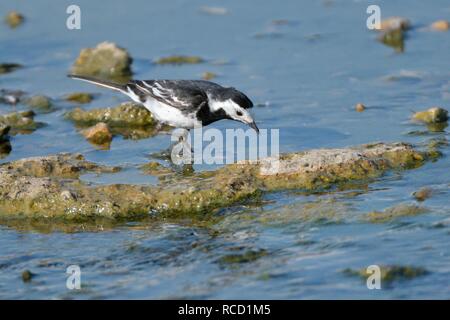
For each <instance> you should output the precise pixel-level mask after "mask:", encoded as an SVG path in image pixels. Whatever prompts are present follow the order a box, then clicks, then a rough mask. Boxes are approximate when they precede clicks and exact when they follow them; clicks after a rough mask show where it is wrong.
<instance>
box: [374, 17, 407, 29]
mask: <svg viewBox="0 0 450 320" xmlns="http://www.w3.org/2000/svg"><path fill="white" fill-rule="evenodd" d="M410 28H411V22H410V21H409V20H408V19H407V18H403V17H389V18H386V19H383V20H381V23H380V29H379V30H382V31H387V30H394V29H400V30H403V31H406V30H408V29H410Z"/></svg>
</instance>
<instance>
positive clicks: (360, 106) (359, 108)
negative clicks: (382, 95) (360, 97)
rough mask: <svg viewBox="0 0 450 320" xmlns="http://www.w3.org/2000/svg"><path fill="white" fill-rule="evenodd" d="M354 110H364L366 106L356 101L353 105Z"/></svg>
mask: <svg viewBox="0 0 450 320" xmlns="http://www.w3.org/2000/svg"><path fill="white" fill-rule="evenodd" d="M355 110H356V111H358V112H363V111H364V110H366V107H365V106H364V105H363V104H362V103H357V104H356V106H355Z"/></svg>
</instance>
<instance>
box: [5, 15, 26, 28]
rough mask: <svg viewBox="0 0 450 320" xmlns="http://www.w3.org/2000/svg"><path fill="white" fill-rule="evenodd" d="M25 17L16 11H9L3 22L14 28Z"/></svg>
mask: <svg viewBox="0 0 450 320" xmlns="http://www.w3.org/2000/svg"><path fill="white" fill-rule="evenodd" d="M24 20H25V18H24V17H23V15H21V14H20V13H19V12H17V11H11V12H9V13H8V14H7V15H6V17H5V22H6V23H7V24H8V25H9V26H10V27H11V28H16V27H18V26H20V25H21V24H22V23H23V21H24Z"/></svg>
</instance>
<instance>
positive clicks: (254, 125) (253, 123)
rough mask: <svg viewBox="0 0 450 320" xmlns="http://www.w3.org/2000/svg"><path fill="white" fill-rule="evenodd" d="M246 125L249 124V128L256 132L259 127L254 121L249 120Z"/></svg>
mask: <svg viewBox="0 0 450 320" xmlns="http://www.w3.org/2000/svg"><path fill="white" fill-rule="evenodd" d="M248 125H249V126H250V128H252V129H253V130H255V131H256V133H257V134H259V129H258V127H257V126H256V123H255V121H253V122H250V123H249V124H248Z"/></svg>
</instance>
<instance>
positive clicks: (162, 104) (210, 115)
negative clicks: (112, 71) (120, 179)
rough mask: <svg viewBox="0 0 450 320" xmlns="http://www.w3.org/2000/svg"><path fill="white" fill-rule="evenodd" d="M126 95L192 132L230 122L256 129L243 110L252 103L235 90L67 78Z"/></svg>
mask: <svg viewBox="0 0 450 320" xmlns="http://www.w3.org/2000/svg"><path fill="white" fill-rule="evenodd" d="M68 76H69V77H70V78H73V79H77V80H82V81H86V82H90V83H93V84H96V85H99V86H102V87H106V88H109V89H113V90H116V91H119V92H122V93H123V94H125V95H127V96H128V97H130V98H131V99H133V100H134V101H135V102H137V103H140V104H142V105H144V106H145V108H147V109H148V110H149V111H150V112H151V113H152V114H153V116H154V117H155V118H156V120H158V121H159V122H161V123H164V124H168V125H170V126H172V127H175V128H184V129H188V130H189V129H192V128H197V127H201V126H206V125H209V124H210V123H213V122H215V121H218V120H223V119H230V120H235V121H239V122H242V123H245V124H247V125H249V126H250V127H251V128H253V129H254V130H255V131H256V132H257V133H259V129H258V127H257V126H256V123H255V121H254V120H253V118H252V116H251V115H250V113H249V112H248V110H247V109H249V108H251V107H253V103H252V101H251V100H250V99H249V98H248V97H247V96H246V95H245V94H243V93H242V92H240V91H238V90H236V89H235V88H225V87H222V86H220V85H218V84H217V83H214V82H210V81H205V80H142V81H141V80H132V81H130V82H128V83H127V84H124V85H121V84H117V83H114V82H109V81H105V80H100V79H95V78H91V77H85V76H78V75H68Z"/></svg>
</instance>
